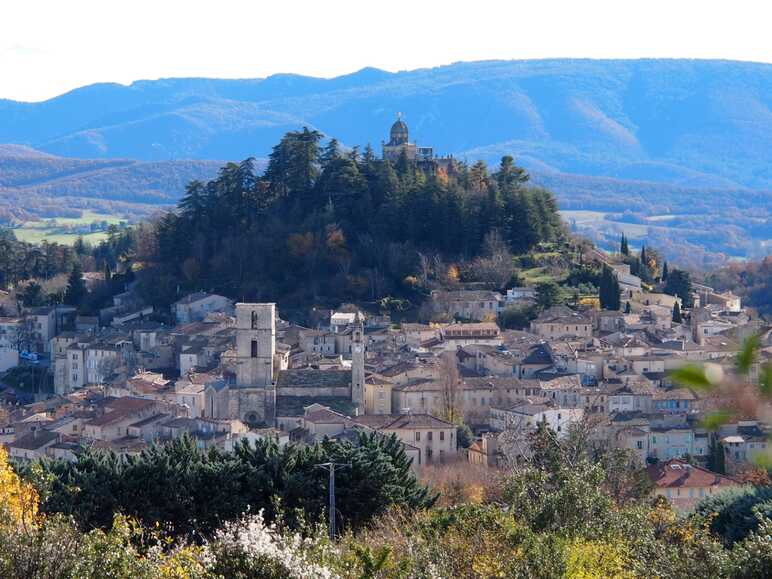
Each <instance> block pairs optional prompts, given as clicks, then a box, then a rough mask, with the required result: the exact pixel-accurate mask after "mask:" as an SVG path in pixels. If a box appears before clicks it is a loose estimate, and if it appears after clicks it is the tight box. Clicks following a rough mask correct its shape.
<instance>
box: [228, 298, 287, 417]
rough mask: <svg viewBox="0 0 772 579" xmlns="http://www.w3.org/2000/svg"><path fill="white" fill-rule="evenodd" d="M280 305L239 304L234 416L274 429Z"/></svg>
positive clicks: (237, 313) (232, 394) (233, 394)
mask: <svg viewBox="0 0 772 579" xmlns="http://www.w3.org/2000/svg"><path fill="white" fill-rule="evenodd" d="M275 353H276V304H248V303H239V304H236V387H235V388H233V389H232V390H231V414H232V415H235V416H237V417H238V418H240V419H241V420H243V421H244V422H246V423H247V424H258V423H264V424H268V425H271V426H272V425H273V422H274V410H275V398H276V393H275V389H274V372H273V361H274V354H275Z"/></svg>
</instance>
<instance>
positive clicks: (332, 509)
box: [316, 462, 351, 541]
mask: <svg viewBox="0 0 772 579" xmlns="http://www.w3.org/2000/svg"><path fill="white" fill-rule="evenodd" d="M316 466H318V467H320V468H324V469H326V470H327V471H328V472H329V473H330V480H329V483H328V487H329V495H330V502H329V507H328V509H329V513H328V517H329V527H328V532H329V536H330V541H334V540H335V467H336V466H339V467H341V468H345V467H347V466H351V465H349V464H342V463H336V462H323V463H322V464H318V465H316Z"/></svg>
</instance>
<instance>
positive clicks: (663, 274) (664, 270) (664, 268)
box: [662, 262, 668, 281]
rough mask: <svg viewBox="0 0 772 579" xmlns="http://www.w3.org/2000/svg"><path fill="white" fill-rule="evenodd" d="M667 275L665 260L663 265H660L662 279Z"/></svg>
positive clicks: (665, 279) (664, 279)
mask: <svg viewBox="0 0 772 579" xmlns="http://www.w3.org/2000/svg"><path fill="white" fill-rule="evenodd" d="M667 275H668V271H667V262H665V263H664V265H663V266H662V281H667Z"/></svg>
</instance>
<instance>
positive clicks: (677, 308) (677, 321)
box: [673, 302, 683, 324]
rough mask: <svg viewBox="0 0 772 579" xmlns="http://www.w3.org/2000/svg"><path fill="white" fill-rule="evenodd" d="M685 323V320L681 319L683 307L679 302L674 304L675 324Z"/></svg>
mask: <svg viewBox="0 0 772 579" xmlns="http://www.w3.org/2000/svg"><path fill="white" fill-rule="evenodd" d="M682 321H683V318H682V317H681V306H679V305H678V302H676V303H675V304H673V323H675V324H680V323H681V322H682Z"/></svg>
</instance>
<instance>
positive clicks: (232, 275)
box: [137, 129, 564, 304]
mask: <svg viewBox="0 0 772 579" xmlns="http://www.w3.org/2000/svg"><path fill="white" fill-rule="evenodd" d="M320 141H321V135H320V134H319V133H318V132H316V131H311V130H308V129H304V130H303V131H297V132H290V133H288V134H287V135H285V136H284V137H283V138H282V140H281V141H280V142H279V144H278V145H276V146H275V147H274V148H273V151H272V153H271V155H270V160H269V162H268V166H267V168H266V170H265V172H264V173H263V174H262V175H261V174H259V173H258V172H257V171H256V169H255V166H254V163H253V162H252V161H251V160H246V161H243V162H241V163H239V164H233V163H230V164H228V165H226V166H225V167H223V168H222V169H221V170H220V173H219V175H218V177H217V178H216V179H214V180H212V181H209V182H206V183H205V182H200V181H197V182H193V183H191V184H190V185H189V186H188V188H187V191H186V194H185V196H184V197H183V199H182V200H181V201H180V203H179V206H178V210H177V211H175V212H171V213H168V214H166V215H165V216H164V217H163V218H161V219H160V220H158V221H157V222H156V223H155V224H154V226H153V227H145V228H142V230H141V233H140V238H139V239H138V240H137V254H138V255H137V259H138V260H139V261H140V262H141V263H142V264H143V266H144V267H145V268H146V272H145V275H144V276H143V278H144V279H146V280H147V283H145V284H143V286H142V287H143V290H144V292H145V294H146V297H147V298H148V299H149V300H150V301H151V302H154V303H159V304H164V303H166V304H168V303H169V302H170V301H172V300H173V299H174V298H175V296H176V295H177V293H178V292H180V291H187V290H194V289H204V290H213V291H217V292H221V293H225V294H226V295H230V296H232V297H235V298H239V299H249V300H281V301H283V302H284V303H292V302H300V301H303V302H306V303H308V302H315V301H317V300H322V301H323V300H324V299H325V298H329V299H331V300H333V301H334V300H337V302H340V300H341V299H347V298H348V299H354V300H376V299H382V298H385V297H387V296H399V297H402V298H407V299H409V298H410V296H411V295H416V296H419V294H422V293H425V292H426V291H427V290H428V289H429V288H430V287H431V286H432V284H433V283H440V284H447V283H451V284H452V283H457V282H458V281H459V279H460V278H461V277H462V276H463V277H464V279H465V281H489V280H491V279H495V277H496V275H495V272H493V273H491V269H494V270H495V263H496V260H497V259H500V262H501V263H503V264H504V269H505V271H506V275H507V277H508V276H509V275H511V271H512V259H511V257H512V254H513V253H519V252H525V251H527V250H529V249H530V248H532V247H534V246H535V245H536V244H539V243H545V242H560V241H561V240H563V239H564V227H563V225H562V223H561V220H560V217H559V215H558V212H557V205H556V202H555V199H554V197H553V196H552V194H551V193H549V192H548V191H546V190H544V189H541V188H536V187H531V186H529V185H528V182H527V181H528V176H527V174H526V173H525V172H524V171H523V170H522V169H521V168H520V167H517V166H516V165H515V164H514V163H513V160H512V158H511V157H509V156H505V157H504V158H502V160H501V162H500V165H499V167H498V168H497V170H496V171H495V172H494V173H489V172H488V170H487V167H486V165H485V164H484V163H482V162H478V163H475V164H474V165H471V166H468V165H466V164H458V166H457V167H456V168H455V170H453V171H451V172H450V173H451V174H447V173H446V172H444V171H441V170H438V171H437V172H436V173H435V172H431V171H430V172H428V173H427V172H425V171H423V170H421V169H419V168H418V167H417V166H416V165H415V164H414V163H412V162H410V161H408V159H407V158H406V157H405V155H404V154H403V156H402V157H401V158H400V159H399V161H398V162H397V163H396V164H395V165H394V166H392V164H391V163H389V162H388V161H383V160H380V159H378V158H376V156H375V155H374V154H373V151H372V150H371V149H369V148H366V149H365V150H364V152H363V153H362V154H361V155H360V154H359V151H358V149H353V150H352V151H350V152H347V153H343V152H342V151H341V150H340V149H339V147H338V145H337V142H336V141H335V140H332V141H330V142H329V143H328V144H327V145H326V146H325V147H324V148H323V149H321V148H320ZM475 260H477V261H475ZM486 260H487V261H486ZM148 272H149V273H148ZM507 281H508V279H501V280H499V282H498V283H499V284H503V283H506V282H507ZM419 299H420V296H419Z"/></svg>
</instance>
